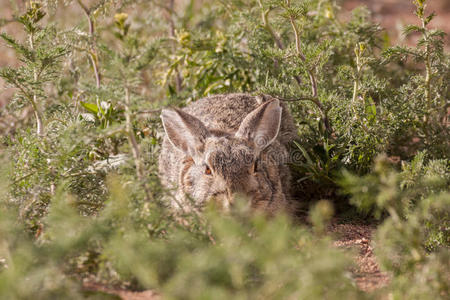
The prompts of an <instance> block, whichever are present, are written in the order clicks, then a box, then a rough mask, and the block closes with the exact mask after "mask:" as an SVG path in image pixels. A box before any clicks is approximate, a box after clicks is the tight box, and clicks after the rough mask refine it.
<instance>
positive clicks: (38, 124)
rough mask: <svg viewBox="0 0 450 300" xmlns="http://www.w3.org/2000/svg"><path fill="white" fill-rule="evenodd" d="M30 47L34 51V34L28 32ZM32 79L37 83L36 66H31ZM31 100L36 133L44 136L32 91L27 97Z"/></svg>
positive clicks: (40, 115) (40, 116)
mask: <svg viewBox="0 0 450 300" xmlns="http://www.w3.org/2000/svg"><path fill="white" fill-rule="evenodd" d="M29 40H30V49H31V50H32V51H34V34H33V33H31V34H30V38H29ZM33 79H34V83H37V81H38V79H39V76H38V72H37V70H36V67H34V68H33ZM28 99H29V100H30V102H31V105H32V106H33V110H34V115H35V116H36V133H37V135H39V136H44V134H45V131H44V122H43V118H42V113H41V110H40V108H39V106H38V103H37V95H36V93H35V92H33V96H32V97H29V98H28Z"/></svg>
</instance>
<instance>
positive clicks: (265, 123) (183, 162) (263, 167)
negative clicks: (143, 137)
mask: <svg viewBox="0 0 450 300" xmlns="http://www.w3.org/2000/svg"><path fill="white" fill-rule="evenodd" d="M278 103H279V102H278V100H275V99H273V98H271V97H269V96H261V97H255V96H251V95H248V94H228V95H216V96H212V97H208V98H203V99H200V100H198V101H196V102H194V103H192V104H190V105H189V106H187V107H186V108H184V109H183V110H182V111H177V110H175V111H164V112H163V114H162V117H163V123H164V125H165V130H166V136H165V137H164V141H163V144H162V150H161V155H160V159H159V173H160V177H161V180H162V183H163V184H164V185H165V186H167V187H174V188H176V194H175V200H174V201H173V202H172V205H173V206H174V207H179V206H180V205H181V206H182V208H183V209H185V210H189V209H192V206H191V203H190V202H189V201H188V197H186V195H188V196H189V197H192V199H193V202H194V204H195V206H198V207H203V206H204V205H205V204H206V203H207V201H209V200H211V199H214V200H215V201H217V202H218V203H220V204H221V205H222V206H223V207H225V208H227V207H229V205H232V204H233V201H234V197H235V195H236V194H238V193H239V194H244V195H245V196H246V197H248V198H249V199H250V201H251V202H250V204H251V206H252V207H254V208H257V209H261V210H264V211H265V212H267V213H270V214H271V213H274V212H276V211H280V210H287V209H289V200H290V191H289V190H290V173H289V167H288V166H287V164H286V163H287V161H288V157H289V153H288V144H289V143H290V142H291V141H292V140H293V139H294V138H295V137H296V128H295V126H294V123H293V119H292V117H291V115H290V114H289V112H288V110H287V109H286V107H285V106H284V104H283V103H279V104H278ZM279 107H281V109H282V113H281V122H280V123H279V124H280V126H279V131H278V130H277V128H273V127H274V125H273V124H275V120H276V119H277V116H278V118H279V110H280V108H279ZM186 113H187V114H186ZM250 113H252V117H248V116H250V115H249V114H250ZM277 113H278V115H277ZM193 117H194V118H193ZM198 120H199V121H200V122H199V121H198ZM278 120H279V119H278ZM243 121H244V122H243ZM254 129H255V130H256V131H257V132H260V133H263V135H261V136H262V137H263V138H262V139H261V141H262V142H261V143H262V146H260V148H261V149H262V151H259V148H258V145H257V144H258V143H259V141H258V140H257V139H256V138H258V137H253V133H254ZM237 132H238V133H237ZM276 133H278V134H276ZM168 134H169V136H170V138H169V137H168ZM271 135H273V137H274V139H273V141H272V142H271V143H270V141H269V140H270V138H269V137H270V136H271ZM264 143H266V144H267V143H270V144H269V145H268V146H267V145H266V144H264ZM255 164H256V167H255ZM206 166H208V167H210V168H211V171H212V174H211V175H207V174H206V173H205V168H206ZM255 168H256V169H255Z"/></svg>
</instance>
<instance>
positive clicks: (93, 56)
mask: <svg viewBox="0 0 450 300" xmlns="http://www.w3.org/2000/svg"><path fill="white" fill-rule="evenodd" d="M77 3H78V5H80V7H81V9H82V10H83V11H84V14H85V15H86V17H87V19H88V24H89V38H90V40H91V52H90V53H89V60H90V62H91V64H92V68H93V69H94V74H95V83H96V86H97V88H100V81H101V75H100V72H99V69H98V56H97V53H96V51H95V47H94V40H95V36H94V33H95V27H94V21H93V20H92V15H91V11H90V10H89V9H88V8H87V6H86V5H84V4H83V2H81V0H77Z"/></svg>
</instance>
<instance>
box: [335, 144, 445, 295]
mask: <svg viewBox="0 0 450 300" xmlns="http://www.w3.org/2000/svg"><path fill="white" fill-rule="evenodd" d="M402 169H403V170H402V172H397V171H395V170H394V169H393V168H392V167H391V166H390V164H389V162H388V161H387V160H386V158H385V157H380V158H378V159H377V162H376V165H375V167H374V172H373V173H371V174H369V175H366V176H364V177H357V176H354V175H351V174H350V173H346V174H345V176H344V179H343V180H342V186H343V187H344V189H345V190H346V191H348V192H350V193H351V194H352V198H351V201H352V202H353V203H354V204H355V205H357V206H358V207H359V208H360V209H362V210H364V211H370V210H373V211H374V212H375V214H376V215H377V216H380V213H381V212H384V211H386V212H387V214H388V215H387V216H386V219H385V221H384V222H383V224H382V225H381V226H380V227H379V229H378V230H377V237H376V244H375V245H376V249H377V256H378V258H379V260H380V263H381V266H382V267H383V268H384V269H385V270H387V271H390V272H392V273H393V274H394V277H393V280H392V283H391V285H392V287H393V291H394V295H395V296H396V297H407V298H414V299H418V298H422V297H425V298H427V299H428V298H429V299H432V298H436V299H441V298H442V299H445V298H447V297H448V291H449V282H448V278H449V275H450V274H449V270H448V268H447V267H446V266H447V265H448V259H449V257H448V248H449V247H450V231H449V228H450V227H449V226H450V222H449V220H450V210H449V208H450V193H449V191H448V186H449V184H450V168H449V162H448V160H430V161H427V160H426V155H425V153H423V152H422V153H420V154H418V155H417V156H416V157H415V158H414V159H413V160H412V161H411V163H405V164H404V165H403V167H402ZM423 282H426V283H427V284H421V283H423ZM412 286H413V288H411V287H412Z"/></svg>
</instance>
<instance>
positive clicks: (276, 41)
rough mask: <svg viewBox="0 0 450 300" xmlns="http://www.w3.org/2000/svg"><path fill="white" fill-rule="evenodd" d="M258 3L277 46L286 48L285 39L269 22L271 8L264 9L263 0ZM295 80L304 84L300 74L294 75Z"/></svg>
mask: <svg viewBox="0 0 450 300" xmlns="http://www.w3.org/2000/svg"><path fill="white" fill-rule="evenodd" d="M258 4H259V6H260V7H261V19H262V22H263V27H264V28H265V29H266V30H267V32H269V34H270V35H271V36H272V38H273V40H274V41H275V44H276V45H277V47H278V48H279V49H280V50H284V44H283V41H282V40H281V38H280V37H279V36H278V34H277V33H276V32H275V31H274V30H273V28H272V27H271V26H270V23H269V13H270V9H266V10H264V6H263V4H262V2H261V0H258ZM275 63H276V64H278V62H277V61H276V60H275ZM293 77H294V79H295V81H296V82H297V84H298V85H299V86H301V85H302V79H301V78H300V76H298V75H294V76H293Z"/></svg>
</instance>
